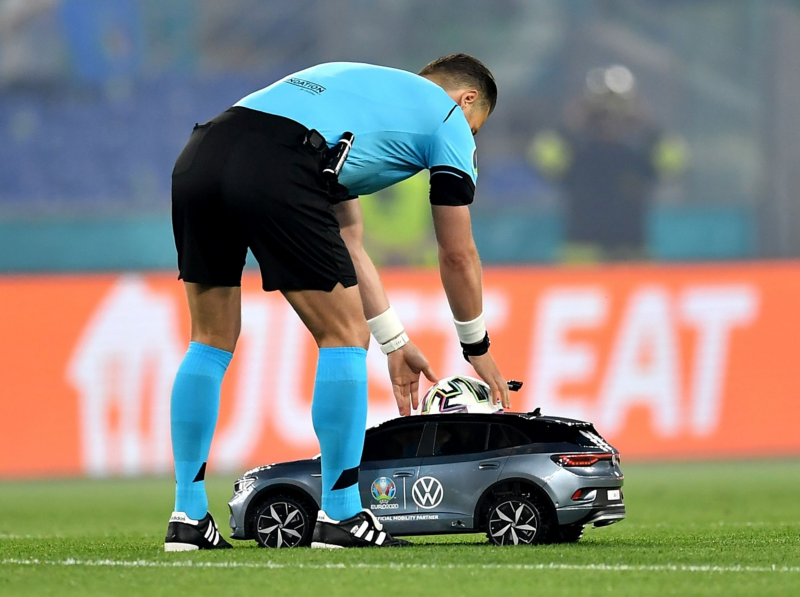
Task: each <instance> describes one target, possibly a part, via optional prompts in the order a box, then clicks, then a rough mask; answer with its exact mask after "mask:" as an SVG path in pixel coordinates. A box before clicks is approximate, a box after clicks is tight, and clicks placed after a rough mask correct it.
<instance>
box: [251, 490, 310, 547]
mask: <svg viewBox="0 0 800 597" xmlns="http://www.w3.org/2000/svg"><path fill="white" fill-rule="evenodd" d="M315 518H316V517H312V516H311V514H310V512H309V507H308V506H307V505H306V504H305V503H303V502H302V501H301V500H298V499H295V498H293V497H289V496H286V495H274V496H271V497H268V498H267V499H266V500H264V501H263V502H261V503H260V504H259V505H258V507H257V508H256V510H255V512H254V514H253V522H254V524H253V529H254V530H255V536H256V541H257V542H258V544H259V545H260V546H261V547H275V548H283V547H302V546H307V545H310V544H311V533H312V532H313V531H314V524H315V522H316V520H315Z"/></svg>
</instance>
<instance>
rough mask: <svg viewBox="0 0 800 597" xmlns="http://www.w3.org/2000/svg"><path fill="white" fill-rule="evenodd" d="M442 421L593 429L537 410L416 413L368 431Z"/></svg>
mask: <svg viewBox="0 0 800 597" xmlns="http://www.w3.org/2000/svg"><path fill="white" fill-rule="evenodd" d="M440 421H447V422H463V423H467V422H469V423H476V422H478V423H505V424H511V425H519V426H522V427H529V426H530V425H537V426H538V425H542V424H544V425H548V424H549V425H559V426H562V425H563V426H566V427H575V428H579V429H591V428H593V425H592V424H591V423H589V422H587V421H580V420H578V419H567V418H565V417H551V416H544V415H541V414H540V413H539V411H538V409H537V410H535V411H533V412H529V413H515V412H504V413H446V414H429V415H414V416H411V417H397V418H395V419H390V420H389V421H385V422H383V423H381V424H380V425H375V426H374V427H372V428H370V429H369V430H368V431H373V430H378V429H389V428H391V427H394V426H401V425H403V426H405V425H425V424H426V423H438V422H440Z"/></svg>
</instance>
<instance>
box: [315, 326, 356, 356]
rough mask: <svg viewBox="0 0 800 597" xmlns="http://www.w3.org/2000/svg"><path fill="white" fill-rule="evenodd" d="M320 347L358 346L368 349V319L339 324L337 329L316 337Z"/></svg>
mask: <svg viewBox="0 0 800 597" xmlns="http://www.w3.org/2000/svg"><path fill="white" fill-rule="evenodd" d="M316 340H317V344H318V345H319V347H320V348H341V347H346V346H357V347H359V348H363V349H364V350H367V349H368V348H369V326H368V325H367V321H366V320H365V319H364V320H362V321H353V322H350V323H349V325H342V326H337V328H336V329H335V330H329V331H328V332H326V333H324V334H322V335H321V337H318V338H316Z"/></svg>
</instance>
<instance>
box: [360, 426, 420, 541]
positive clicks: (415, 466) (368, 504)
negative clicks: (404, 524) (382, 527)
mask: <svg viewBox="0 0 800 597" xmlns="http://www.w3.org/2000/svg"><path fill="white" fill-rule="evenodd" d="M424 428H425V422H424V421H409V422H408V423H404V424H394V425H391V426H389V427H386V428H377V429H373V430H369V431H367V436H366V438H365V440H364V453H363V456H362V459H361V469H360V473H359V490H360V492H361V503H362V504H363V505H364V507H365V508H368V509H369V510H371V511H372V512H373V513H374V514H375V515H376V516H378V517H380V518H381V520H382V521H383V522H384V523H385V524H387V530H389V532H392V526H393V524H392V523H393V522H398V521H405V520H406V517H407V516H408V515H413V514H415V513H416V512H417V505H416V504H415V503H414V501H413V500H412V499H411V497H410V496H411V487H412V486H413V485H414V483H415V482H416V480H417V475H418V473H419V465H420V461H421V458H419V457H418V456H417V451H418V449H419V445H420V441H421V439H422V435H423V430H424Z"/></svg>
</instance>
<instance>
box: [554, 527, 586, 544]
mask: <svg viewBox="0 0 800 597" xmlns="http://www.w3.org/2000/svg"><path fill="white" fill-rule="evenodd" d="M584 528H585V527H584V526H583V525H582V524H566V525H564V526H561V527H556V528H555V529H553V535H552V537H551V538H550V543H577V542H578V541H580V540H581V537H583V530H584Z"/></svg>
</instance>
